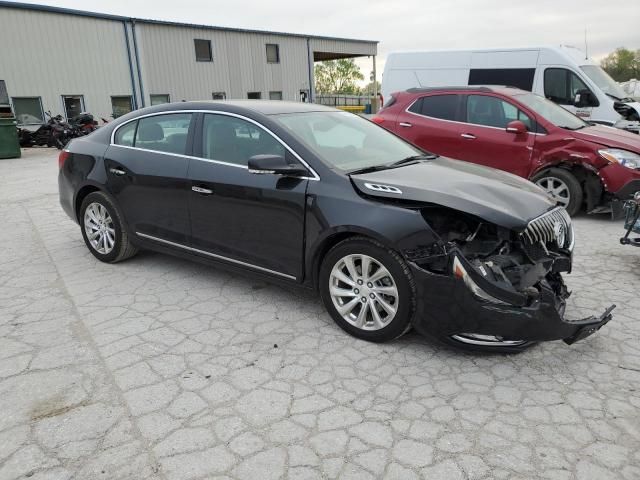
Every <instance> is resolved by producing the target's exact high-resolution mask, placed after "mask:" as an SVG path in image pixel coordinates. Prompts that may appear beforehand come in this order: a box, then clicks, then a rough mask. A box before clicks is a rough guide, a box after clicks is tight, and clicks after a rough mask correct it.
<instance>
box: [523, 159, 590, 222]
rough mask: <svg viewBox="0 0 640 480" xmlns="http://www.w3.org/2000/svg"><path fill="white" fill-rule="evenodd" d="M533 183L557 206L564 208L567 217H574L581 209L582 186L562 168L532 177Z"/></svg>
mask: <svg viewBox="0 0 640 480" xmlns="http://www.w3.org/2000/svg"><path fill="white" fill-rule="evenodd" d="M533 182H534V183H535V184H536V185H538V186H539V187H540V188H542V189H543V190H544V191H545V192H547V193H548V194H549V196H550V197H551V198H552V199H553V200H554V201H555V202H556V203H557V204H558V205H559V206H561V207H564V208H565V209H566V210H567V212H568V213H569V215H571V216H573V215H575V214H576V213H578V212H579V211H580V208H582V199H583V192H582V186H581V185H580V182H579V181H578V180H577V179H576V177H574V176H573V174H572V173H571V172H568V171H567V170H564V169H562V168H550V169H549V170H546V171H544V172H542V173H539V174H538V175H536V176H535V177H533Z"/></svg>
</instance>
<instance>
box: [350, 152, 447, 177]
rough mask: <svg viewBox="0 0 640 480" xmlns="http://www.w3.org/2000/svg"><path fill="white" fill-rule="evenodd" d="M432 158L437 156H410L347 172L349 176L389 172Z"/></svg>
mask: <svg viewBox="0 0 640 480" xmlns="http://www.w3.org/2000/svg"><path fill="white" fill-rule="evenodd" d="M434 158H437V155H433V154H422V155H411V156H410V157H405V158H403V159H402V160H398V161H397V162H392V163H383V164H381V165H373V166H371V167H364V168H359V169H357V170H351V171H350V172H349V175H359V174H361V173H371V172H379V171H380V170H389V169H391V168H398V167H402V166H403V165H409V164H411V163H416V162H419V161H420V160H433V159H434Z"/></svg>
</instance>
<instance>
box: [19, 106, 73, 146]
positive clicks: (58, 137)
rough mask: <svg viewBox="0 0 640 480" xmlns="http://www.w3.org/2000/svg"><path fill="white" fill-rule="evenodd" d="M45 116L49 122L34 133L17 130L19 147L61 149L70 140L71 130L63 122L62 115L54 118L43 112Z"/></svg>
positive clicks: (49, 113)
mask: <svg viewBox="0 0 640 480" xmlns="http://www.w3.org/2000/svg"><path fill="white" fill-rule="evenodd" d="M45 114H46V115H47V116H48V117H49V120H48V121H47V123H45V124H43V125H40V126H39V127H38V128H37V129H36V130H35V131H31V130H28V129H26V128H18V141H19V142H20V146H21V147H38V146H47V147H57V148H58V149H62V148H64V146H65V145H66V144H67V142H68V141H69V140H70V139H71V138H72V137H71V135H72V130H73V128H72V127H71V126H70V125H69V124H68V123H67V122H65V121H63V119H62V115H56V116H55V117H54V116H53V115H51V112H45Z"/></svg>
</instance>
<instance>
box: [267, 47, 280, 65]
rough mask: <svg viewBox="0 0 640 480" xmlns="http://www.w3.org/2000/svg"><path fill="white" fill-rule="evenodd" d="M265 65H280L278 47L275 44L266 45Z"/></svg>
mask: <svg viewBox="0 0 640 480" xmlns="http://www.w3.org/2000/svg"><path fill="white" fill-rule="evenodd" d="M267 63H280V46H279V45H278V44H277V43H267Z"/></svg>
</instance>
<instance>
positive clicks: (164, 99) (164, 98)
mask: <svg viewBox="0 0 640 480" xmlns="http://www.w3.org/2000/svg"><path fill="white" fill-rule="evenodd" d="M169 101H170V100H169V94H168V93H159V94H154V95H151V106H153V105H161V104H163V103H169Z"/></svg>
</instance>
